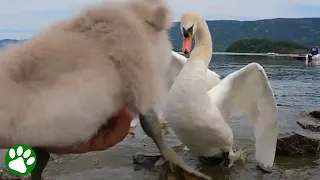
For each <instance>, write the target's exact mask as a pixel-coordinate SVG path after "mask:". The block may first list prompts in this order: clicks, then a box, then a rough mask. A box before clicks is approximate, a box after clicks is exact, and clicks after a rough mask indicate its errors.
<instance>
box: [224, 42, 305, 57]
mask: <svg viewBox="0 0 320 180" xmlns="http://www.w3.org/2000/svg"><path fill="white" fill-rule="evenodd" d="M226 51H227V52H238V53H241V52H242V53H244V52H250V53H268V52H275V53H283V54H295V53H297V54H299V53H306V52H307V51H308V47H307V46H305V45H301V44H298V43H295V42H290V41H276V40H270V39H265V38H263V39H257V38H253V39H244V40H239V41H236V42H234V43H233V44H231V45H230V46H229V47H227V49H226Z"/></svg>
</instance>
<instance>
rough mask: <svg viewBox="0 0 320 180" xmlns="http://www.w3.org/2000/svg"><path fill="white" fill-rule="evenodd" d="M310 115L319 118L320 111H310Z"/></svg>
mask: <svg viewBox="0 0 320 180" xmlns="http://www.w3.org/2000/svg"><path fill="white" fill-rule="evenodd" d="M309 114H310V116H311V117H313V118H316V119H320V111H311V112H310V113H309Z"/></svg>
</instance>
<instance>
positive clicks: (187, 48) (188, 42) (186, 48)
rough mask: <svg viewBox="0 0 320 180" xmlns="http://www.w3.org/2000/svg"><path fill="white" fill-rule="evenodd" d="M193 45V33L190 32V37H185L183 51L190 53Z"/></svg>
mask: <svg viewBox="0 0 320 180" xmlns="http://www.w3.org/2000/svg"><path fill="white" fill-rule="evenodd" d="M191 46H192V34H191V33H189V36H188V37H183V42H182V48H181V51H182V52H183V53H184V54H189V53H190V51H191Z"/></svg>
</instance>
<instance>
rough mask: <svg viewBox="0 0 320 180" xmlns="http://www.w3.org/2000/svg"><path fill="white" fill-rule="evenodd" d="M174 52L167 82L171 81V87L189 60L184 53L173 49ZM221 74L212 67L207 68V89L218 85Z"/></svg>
mask: <svg viewBox="0 0 320 180" xmlns="http://www.w3.org/2000/svg"><path fill="white" fill-rule="evenodd" d="M171 52H172V53H171V54H172V61H171V64H170V65H171V66H170V70H169V71H170V73H168V76H169V77H168V80H167V82H170V83H171V84H170V87H171V86H172V84H173V81H174V79H175V78H176V77H177V76H178V75H179V73H180V71H181V69H182V67H183V64H184V63H186V62H187V58H186V57H184V56H183V55H181V54H179V53H177V52H174V51H171ZM220 81H221V80H220V75H219V74H217V73H215V72H213V71H211V70H210V69H207V89H208V90H209V89H211V88H212V87H214V86H215V85H217V84H218V83H219V82H220Z"/></svg>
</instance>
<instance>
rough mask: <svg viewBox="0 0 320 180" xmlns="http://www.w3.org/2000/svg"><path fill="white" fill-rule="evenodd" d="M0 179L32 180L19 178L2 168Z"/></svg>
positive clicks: (25, 177)
mask: <svg viewBox="0 0 320 180" xmlns="http://www.w3.org/2000/svg"><path fill="white" fill-rule="evenodd" d="M0 179H1V180H29V179H30V180H31V176H30V175H27V176H23V177H19V176H16V175H13V174H12V173H11V172H10V171H9V170H8V169H7V168H6V167H0Z"/></svg>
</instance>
